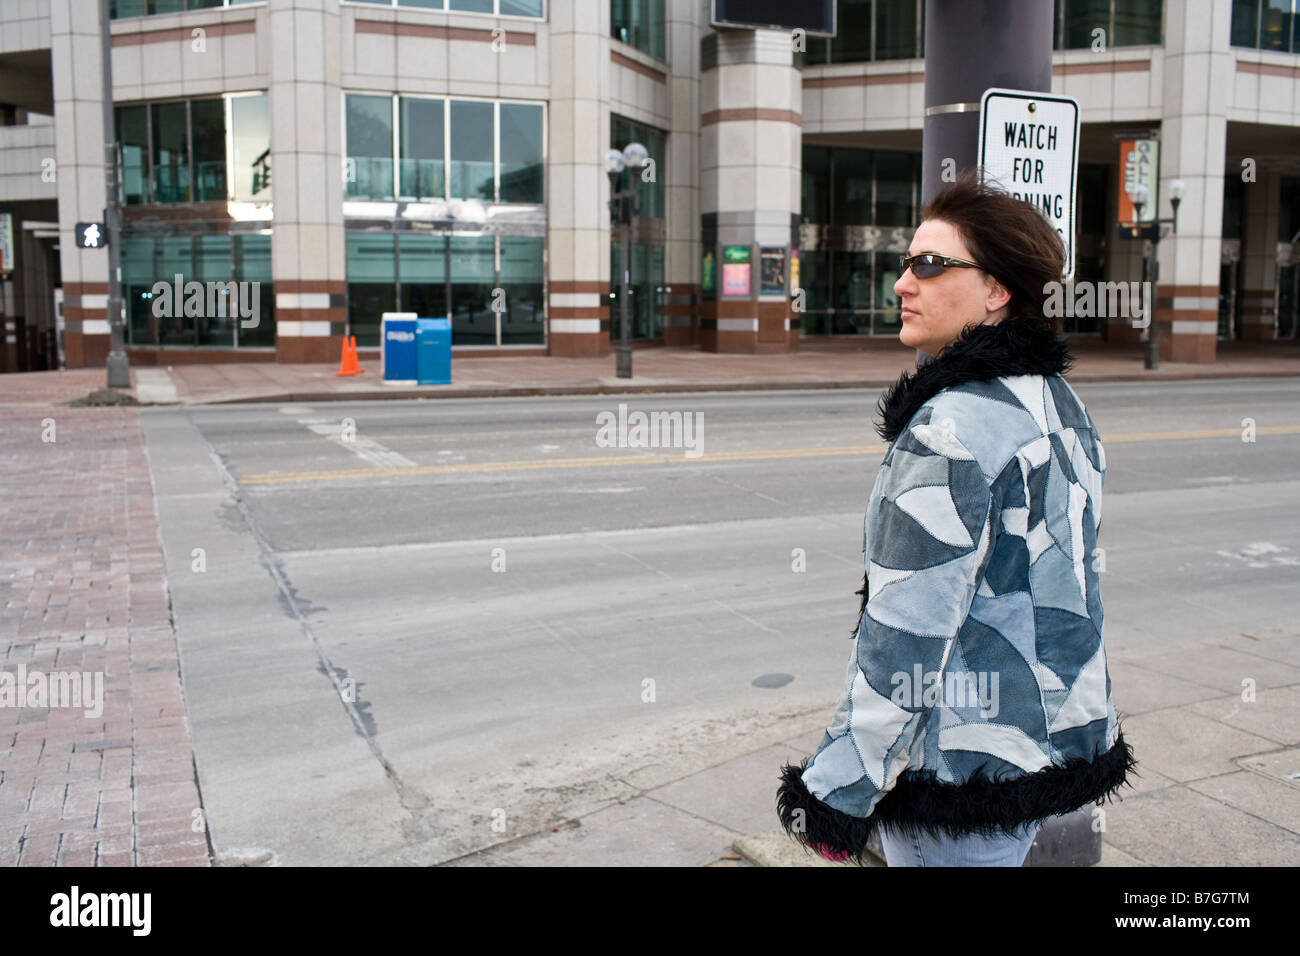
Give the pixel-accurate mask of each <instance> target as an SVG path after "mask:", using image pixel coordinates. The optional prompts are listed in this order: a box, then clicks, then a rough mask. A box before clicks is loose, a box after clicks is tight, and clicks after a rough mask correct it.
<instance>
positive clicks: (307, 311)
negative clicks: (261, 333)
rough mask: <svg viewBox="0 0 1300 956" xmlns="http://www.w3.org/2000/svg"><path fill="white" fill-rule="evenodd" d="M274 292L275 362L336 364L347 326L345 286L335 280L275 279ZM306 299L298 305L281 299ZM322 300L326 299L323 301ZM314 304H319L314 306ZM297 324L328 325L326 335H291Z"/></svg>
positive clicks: (346, 292) (346, 286)
mask: <svg viewBox="0 0 1300 956" xmlns="http://www.w3.org/2000/svg"><path fill="white" fill-rule="evenodd" d="M273 288H274V290H275V331H276V334H275V360H276V361H277V362H315V363H328V362H337V361H339V359H340V358H341V357H342V354H343V337H344V335H345V334H346V330H347V322H348V308H347V302H348V298H347V296H348V284H347V282H345V281H343V280H337V279H277V280H276V281H275V284H274V286H273ZM301 297H310V299H309V300H308V302H306V303H303V304H300V305H282V304H281V302H282V301H284V300H285V299H288V300H289V301H296V300H299V299H300V298H301ZM325 297H328V299H326V298H325ZM316 300H320V301H319V302H317V301H316ZM299 322H328V323H329V334H328V335H300V334H295V333H296V332H297V331H298V330H297V329H296V327H295V324H296V323H299Z"/></svg>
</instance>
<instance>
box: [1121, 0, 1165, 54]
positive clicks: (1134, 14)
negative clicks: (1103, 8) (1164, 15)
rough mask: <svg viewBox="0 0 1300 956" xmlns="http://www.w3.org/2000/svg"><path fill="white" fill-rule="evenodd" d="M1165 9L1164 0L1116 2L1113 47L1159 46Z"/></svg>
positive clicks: (1125, 0) (1124, 0)
mask: <svg viewBox="0 0 1300 956" xmlns="http://www.w3.org/2000/svg"><path fill="white" fill-rule="evenodd" d="M1163 7H1164V3H1163V2H1162V0H1115V30H1114V33H1113V34H1112V39H1111V45H1112V46H1141V45H1148V44H1158V43H1159V42H1160V34H1161V23H1160V17H1161V11H1162V8H1163Z"/></svg>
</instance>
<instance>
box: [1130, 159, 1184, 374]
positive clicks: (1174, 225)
mask: <svg viewBox="0 0 1300 956" xmlns="http://www.w3.org/2000/svg"><path fill="white" fill-rule="evenodd" d="M1186 188H1187V187H1186V186H1185V185H1184V184H1183V181H1182V180H1181V179H1175V180H1173V181H1172V182H1171V183H1170V184H1169V204H1170V205H1171V206H1173V209H1174V214H1173V215H1172V216H1171V217H1169V218H1168V219H1160V218H1155V219H1149V220H1145V221H1144V220H1143V219H1142V210H1143V208H1144V207H1145V206H1146V204H1147V201H1148V200H1149V198H1150V190H1149V189H1148V188H1147V185H1146V183H1138V184H1136V185H1135V186H1134V187H1133V188H1132V189H1129V190H1128V197H1129V199H1130V200H1132V202H1133V205H1134V207H1135V208H1136V209H1137V218H1138V221H1137V223H1135V224H1134V225H1135V226H1141V225H1143V224H1145V223H1150V224H1151V226H1152V232H1151V256H1150V258H1149V259H1148V261H1147V274H1148V275H1150V276H1151V295H1150V296H1149V301H1148V302H1147V327H1146V329H1145V330H1144V332H1145V334H1146V338H1145V339H1144V341H1145V342H1146V355H1145V359H1144V362H1143V364H1144V365H1145V367H1146V368H1148V369H1150V370H1152V371H1154V370H1155V369H1157V368H1159V367H1160V344H1159V342H1157V341H1156V288H1157V286H1158V285H1159V283H1160V256H1159V252H1160V234H1161V232H1162V231H1163V229H1164V227H1165V226H1166V225H1167V226H1169V234H1170V235H1171V236H1172V235H1176V234H1177V233H1178V204H1179V203H1180V202H1182V201H1183V193H1184V192H1185V191H1186ZM1156 211H1157V212H1159V210H1158V209H1157V210H1156Z"/></svg>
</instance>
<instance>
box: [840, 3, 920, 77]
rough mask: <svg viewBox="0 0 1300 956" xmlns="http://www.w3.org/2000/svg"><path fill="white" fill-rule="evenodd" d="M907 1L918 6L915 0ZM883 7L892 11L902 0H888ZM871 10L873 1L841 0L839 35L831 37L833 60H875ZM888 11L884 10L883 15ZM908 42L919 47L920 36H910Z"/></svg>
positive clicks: (850, 61) (851, 61)
mask: <svg viewBox="0 0 1300 956" xmlns="http://www.w3.org/2000/svg"><path fill="white" fill-rule="evenodd" d="M907 2H910V3H911V4H912V7H913V8H915V7H916V2H915V0H907ZM881 6H882V7H883V8H886V9H889V10H890V11H891V12H892V8H894V7H897V6H898V0H886V2H885V3H884V4H881ZM871 9H872V0H839V5H838V7H837V9H836V18H837V19H836V26H835V36H834V37H833V38H832V39H831V62H832V63H860V62H865V61H867V60H870V59H871ZM884 14H885V11H884V10H882V17H883V16H884ZM907 42H908V44H909V46H915V44H916V38H915V37H909V38H908V41H907ZM907 55H908V56H912V55H913V54H912V53H910V52H909V53H908V54H907Z"/></svg>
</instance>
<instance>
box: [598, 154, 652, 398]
mask: <svg viewBox="0 0 1300 956" xmlns="http://www.w3.org/2000/svg"><path fill="white" fill-rule="evenodd" d="M649 158H650V151H649V150H647V149H646V148H645V147H644V146H642V145H641V144H640V143H628V144H627V146H625V147H624V148H623V149H622V150H617V149H611V150H610V151H609V152H607V153H606V154H605V172H606V174H607V175H608V176H609V215H610V220H611V222H612V223H613V224H614V225H616V226H619V227H621V228H620V234H621V237H622V238H621V242H620V244H619V249H620V256H619V259H620V262H619V265H620V266H621V268H622V275H621V276H620V277H619V301H618V312H619V323H618V325H619V329H618V346H617V348H616V349H615V351H614V374H615V376H616V377H618V378H631V377H632V348H631V346H629V345H628V325H629V321H630V319H629V309H628V285H629V282H630V280H631V269H632V262H631V259H632V252H631V250H632V223H633V221H635V219H636V216H637V213H638V212H640V210H641V194H640V185H641V176H640V173H641V167H643V166H644V165H645V164H646V160H648V159H649ZM625 169H626V170H628V171H629V173H630V175H629V177H628V178H629V179H630V180H631V182H632V186H631V188H630V189H623V190H620V189H619V188H618V180H619V177H620V176H621V175H622V174H623V170H625Z"/></svg>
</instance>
